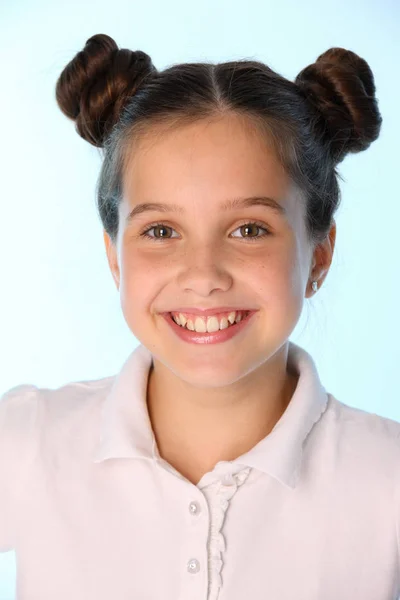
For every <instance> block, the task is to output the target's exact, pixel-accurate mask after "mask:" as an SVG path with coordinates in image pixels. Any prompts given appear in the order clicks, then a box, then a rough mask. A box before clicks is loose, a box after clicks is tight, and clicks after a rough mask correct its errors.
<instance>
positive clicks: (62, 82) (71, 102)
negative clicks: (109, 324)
mask: <svg viewBox="0 0 400 600" xmlns="http://www.w3.org/2000/svg"><path fill="white" fill-rule="evenodd" d="M56 99H57V103H58V105H59V107H60V109H61V110H62V111H63V113H64V114H65V115H66V116H67V117H69V118H71V119H73V120H74V121H75V123H76V129H77V132H78V133H79V135H80V136H81V137H82V138H84V139H85V140H87V141H88V142H90V143H91V144H93V145H94V146H97V147H99V148H102V149H103V151H104V160H103V164H102V167H101V172H100V175H99V180H98V183H97V190H96V193H97V208H98V212H99V215H100V218H101V221H102V223H103V227H104V229H105V230H106V232H107V233H108V234H109V235H110V237H111V240H112V241H113V242H114V243H115V241H116V238H117V234H118V207H119V203H120V201H121V196H122V181H123V175H124V171H125V166H126V164H127V160H128V156H129V152H130V151H131V149H132V147H134V140H138V139H139V136H140V134H142V133H146V132H148V131H149V129H150V127H152V128H153V127H157V126H162V127H168V128H170V127H172V128H173V127H179V126H181V125H185V124H190V123H192V122H195V121H198V120H201V119H208V118H213V117H218V116H223V115H224V114H228V113H230V114H231V113H235V114H236V115H241V116H243V117H246V120H247V122H248V123H249V125H250V126H253V127H255V128H256V129H257V130H258V131H260V132H262V133H263V134H265V136H267V139H268V141H269V142H270V143H271V144H273V147H274V149H275V150H276V152H277V153H278V156H279V159H280V161H281V162H282V165H283V166H284V168H285V170H286V172H287V173H288V174H289V176H290V177H291V178H292V181H293V182H294V183H295V184H297V186H298V188H299V189H300V190H301V192H302V194H303V195H304V197H305V200H306V219H307V223H306V225H307V232H308V235H309V239H310V242H311V243H318V242H320V241H322V240H324V239H325V237H326V235H327V234H328V232H329V230H330V227H331V225H332V220H333V216H334V214H335V212H336V210H337V208H338V206H339V203H340V189H339V185H338V177H340V176H339V175H338V172H337V170H336V166H337V164H338V163H340V162H341V161H342V160H343V158H344V157H345V155H346V154H347V153H348V152H360V151H362V150H365V149H366V148H368V147H369V145H370V144H371V142H373V141H374V140H376V139H377V137H378V135H379V132H380V128H381V123H382V117H381V115H380V112H379V109H378V104H377V100H376V97H375V84H374V77H373V74H372V72H371V69H370V67H369V65H368V64H367V62H366V61H365V60H364V59H363V58H360V57H359V56H358V55H357V54H355V53H354V52H352V51H350V50H345V49H344V48H330V49H329V50H327V51H326V52H324V53H323V54H321V55H320V56H319V57H318V58H317V60H316V61H315V62H314V63H313V64H311V65H309V66H307V67H306V68H304V69H303V70H302V71H301V72H300V73H299V74H298V75H297V77H296V79H295V81H294V82H291V81H289V80H288V79H285V78H284V77H282V76H281V75H279V74H278V73H276V72H275V71H273V70H272V69H270V68H269V67H268V66H266V65H265V64H264V63H262V62H258V61H250V60H237V61H232V62H224V63H219V64H212V63H182V64H177V65H173V66H170V67H168V68H166V69H164V70H163V71H161V72H159V71H157V69H156V68H155V67H154V65H153V64H152V61H151V58H150V57H149V56H148V55H147V54H146V53H145V52H142V51H141V50H136V51H132V50H127V49H119V48H118V46H117V44H116V43H115V42H114V40H113V39H112V38H111V37H109V36H108V35H105V34H97V35H94V36H92V37H91V38H89V39H88V40H87V42H86V44H85V47H84V49H83V50H82V51H80V52H78V53H77V54H76V56H75V57H74V58H73V59H72V60H71V61H70V62H69V63H68V64H67V66H66V67H65V68H64V69H63V71H62V73H61V75H60V77H59V79H58V81H57V85H56Z"/></svg>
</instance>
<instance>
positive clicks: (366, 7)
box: [0, 0, 400, 600]
mask: <svg viewBox="0 0 400 600" xmlns="http://www.w3.org/2000/svg"><path fill="white" fill-rule="evenodd" d="M399 32H400V4H399V3H398V2H397V1H396V0H380V1H379V2H378V0H375V2H372V1H367V0H363V1H361V0H351V1H349V0H335V2H334V3H325V2H321V1H319V2H316V1H311V0H305V1H303V2H297V1H294V0H293V1H290V0H279V1H274V2H269V1H268V0H259V1H256V0H246V2H242V1H239V0H220V1H218V0H202V1H201V2H198V3H194V2H189V1H188V0H182V1H178V0H170V1H168V2H165V0H162V1H161V0H158V1H155V0H149V1H147V2H143V1H142V0H141V1H140V2H139V1H133V0H128V1H127V0H124V1H122V0H115V1H113V2H110V1H109V0H107V1H104V0H96V2H84V1H83V2H82V0H80V1H78V0H69V1H68V2H61V1H60V0H57V1H54V0H52V1H50V0H45V1H44V0H8V1H5V0H0V51H1V54H0V56H1V72H0V76H1V87H0V90H1V93H0V115H1V117H2V119H1V137H2V143H1V147H0V155H1V156H0V158H1V160H0V169H1V196H0V197H1V200H0V202H1V225H2V226H1V236H0V256H1V275H2V286H1V290H2V293H1V310H0V331H1V338H0V361H1V365H2V369H1V372H0V392H3V391H5V390H7V389H9V388H11V387H12V386H15V385H18V384H22V383H34V384H36V385H38V386H46V387H56V386H59V385H62V384H64V383H66V382H68V381H73V380H79V379H94V378H98V377H105V376H108V375H111V374H114V373H116V372H117V371H118V370H119V368H120V367H121V366H122V363H123V361H124V360H125V358H126V357H127V355H128V353H129V352H130V351H131V349H132V347H133V346H135V345H136V341H135V339H134V338H133V337H132V334H131V332H130V331H129V329H128V328H127V325H126V323H125V321H124V319H123V316H122V312H121V309H120V305H119V296H118V292H117V290H116V288H115V285H114V282H113V280H112V277H111V273H110V272H109V269H108V264H107V262H106V255H105V250H104V244H103V238H102V228H101V224H100V221H99V219H98V217H97V213H96V210H95V185H96V180H97V176H98V172H99V168H100V164H101V156H100V153H99V151H98V150H97V149H96V148H94V147H91V146H90V145H89V144H88V143H87V142H85V141H84V140H82V139H81V138H80V137H79V136H78V134H77V133H76V132H75V130H74V125H73V123H72V122H71V121H69V120H68V119H67V118H66V117H64V116H63V115H62V113H61V111H60V110H59V108H58V107H57V105H56V102H55V98H54V90H55V83H56V80H57V78H58V76H59V74H60V73H61V71H62V69H63V68H64V66H65V65H66V64H67V63H68V62H69V61H70V60H71V59H72V58H73V56H74V55H75V53H76V52H78V51H79V50H81V49H82V48H83V46H84V44H85V42H86V40H87V39H88V38H89V37H90V36H92V35H94V34H95V33H107V34H108V35H110V36H111V37H113V38H114V39H115V41H116V42H117V44H118V45H119V47H120V48H121V47H122V48H124V47H126V48H130V49H132V50H137V49H141V50H144V51H145V52H147V53H148V54H149V55H150V56H151V57H152V60H153V63H154V64H155V65H156V67H157V68H158V69H163V68H164V67H166V66H168V65H171V64H173V63H178V62H186V61H206V60H210V61H216V62H219V61H225V60H234V59H237V58H251V59H253V58H254V59H256V60H262V61H264V62H266V63H267V64H268V65H269V66H270V67H271V68H273V69H274V70H277V71H278V72H279V73H281V74H282V75H284V76H285V77H287V78H289V79H291V80H293V79H294V78H295V77H296V75H297V73H298V72H299V71H300V70H301V69H303V68H304V67H305V66H306V65H308V64H310V63H312V62H314V61H315V60H316V59H317V57H318V56H319V54H321V53H322V52H324V51H325V50H327V49H328V48H330V47H332V46H342V47H344V48H347V49H349V50H353V51H354V52H356V53H357V54H359V55H360V56H362V57H363V58H365V59H366V60H367V62H368V63H369V64H370V66H371V68H372V70H373V73H374V75H375V82H376V86H377V96H378V100H379V107H380V110H381V113H382V116H383V126H382V130H381V135H380V137H379V139H378V141H377V142H375V143H373V144H372V145H371V147H370V148H369V149H368V150H367V151H365V152H363V153H360V154H357V155H350V156H348V157H347V158H346V159H345V161H344V162H343V163H342V164H341V166H340V173H341V174H342V176H343V177H344V178H345V180H346V181H345V182H344V183H341V188H342V194H343V200H342V206H341V208H340V209H339V212H338V213H337V215H336V221H337V240H336V248H335V254H334V260H333V264H332V267H331V270H330V272H329V274H328V277H327V279H326V280H325V282H324V284H323V286H322V288H321V289H320V291H319V292H318V293H317V295H316V296H315V297H314V299H313V300H312V301H307V300H306V301H305V305H304V311H303V315H302V318H301V320H300V322H299V324H298V326H297V327H296V330H295V331H294V332H293V334H292V336H291V338H292V339H293V340H294V341H296V342H298V343H300V344H301V345H302V346H304V347H305V348H306V349H307V350H309V351H310V352H311V354H312V355H313V357H314V359H315V361H316V363H317V367H318V369H319V372H320V377H321V379H322V382H323V384H324V386H325V387H326V389H327V390H328V391H330V392H332V393H333V394H334V395H335V396H336V397H337V398H338V399H339V400H341V401H342V402H345V403H347V404H350V405H352V406H356V407H360V408H362V409H365V410H368V411H371V412H376V413H378V414H381V415H383V416H387V417H390V418H393V419H395V420H398V421H400V395H399V392H398V388H397V384H398V383H397V382H398V379H397V377H398V373H399V367H398V347H397V343H398V337H399V333H400V319H399V312H398V305H399V291H400V290H399V273H400V271H399V248H400V246H399V223H400V197H399V196H400V194H399V172H400V165H399V161H400V152H399V139H400V126H399V123H400V120H399V112H398V111H399V97H400V85H399V80H400V77H399V63H400V51H399V50H400V45H399V38H400V35H399ZM15 568H16V565H15V556H14V554H13V553H6V554H3V555H0V600H10V599H11V598H13V596H14V592H13V590H14V585H15V583H14V582H15ZM71 600H72V599H71ZM88 600H89V599H88Z"/></svg>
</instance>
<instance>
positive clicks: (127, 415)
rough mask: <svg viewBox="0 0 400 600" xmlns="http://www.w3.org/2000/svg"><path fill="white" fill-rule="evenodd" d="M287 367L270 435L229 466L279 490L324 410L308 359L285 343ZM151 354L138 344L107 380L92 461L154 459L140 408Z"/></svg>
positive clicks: (295, 471)
mask: <svg viewBox="0 0 400 600" xmlns="http://www.w3.org/2000/svg"><path fill="white" fill-rule="evenodd" d="M288 363H290V364H291V365H292V368H294V369H295V370H296V371H297V372H298V373H299V379H298V382H297V386H296V389H295V391H294V394H293V396H292V398H291V401H290V403H289V405H288V406H287V408H286V411H285V412H284V413H283V415H282V416H281V418H280V419H279V421H278V422H277V423H276V424H275V427H274V428H273V429H272V431H271V432H270V433H269V434H268V435H267V436H266V437H265V438H263V439H262V440H261V441H260V442H259V443H258V444H256V445H255V446H254V447H253V448H252V449H251V450H249V452H246V453H245V454H242V455H241V456H240V457H238V458H237V459H235V460H234V461H232V463H238V464H241V465H244V466H248V467H252V468H255V469H258V470H260V471H263V472H264V473H266V474H268V475H270V476H272V477H274V478H275V479H277V480H278V481H280V482H281V483H283V484H284V485H287V486H289V487H290V488H294V487H295V486H296V484H297V481H298V477H299V471H300V465H301V459H302V453H303V448H304V443H305V441H306V438H307V436H308V435H309V433H310V431H311V429H312V428H313V426H314V425H315V424H316V423H317V422H318V421H319V420H320V418H321V416H322V414H323V413H324V411H325V410H326V407H327V402H328V395H327V392H326V390H325V388H324V387H323V386H322V384H321V381H320V378H319V375H318V372H317V368H316V365H315V362H314V360H313V358H312V356H311V355H310V354H309V353H308V352H307V351H306V350H305V349H304V348H302V347H300V346H298V345H297V344H295V343H294V342H292V341H291V340H289V348H288ZM151 364H152V355H151V352H150V351H149V350H148V349H147V348H146V347H145V346H143V345H142V344H140V345H139V346H138V347H136V348H135V349H134V350H133V351H132V353H131V354H130V355H129V356H128V358H127V360H126V361H125V363H124V364H123V366H122V369H121V370H120V372H119V373H118V374H117V375H116V376H115V378H114V379H113V383H112V386H111V389H110V391H109V393H108V394H107V396H106V398H105V399H104V403H103V405H102V409H101V410H102V412H101V432H100V441H99V444H98V446H97V447H96V448H95V453H94V456H93V462H96V463H97V462H101V461H103V460H106V459H108V458H142V459H143V458H144V459H150V460H154V459H155V458H156V457H157V455H158V452H157V448H156V441H155V437H154V434H153V430H152V426H151V422H150V418H149V414H148V410H147V403H146V393H147V379H148V373H149V369H150V366H151Z"/></svg>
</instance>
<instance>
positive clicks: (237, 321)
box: [235, 312, 242, 323]
mask: <svg viewBox="0 0 400 600" xmlns="http://www.w3.org/2000/svg"><path fill="white" fill-rule="evenodd" d="M241 320H242V314H241V313H240V312H238V314H237V317H236V319H235V321H236V323H239V321H241Z"/></svg>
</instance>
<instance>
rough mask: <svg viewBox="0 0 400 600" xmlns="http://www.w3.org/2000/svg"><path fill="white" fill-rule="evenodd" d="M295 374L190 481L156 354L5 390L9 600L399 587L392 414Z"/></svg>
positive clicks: (316, 595) (259, 597)
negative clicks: (251, 432) (157, 406)
mask: <svg viewBox="0 0 400 600" xmlns="http://www.w3.org/2000/svg"><path fill="white" fill-rule="evenodd" d="M289 344H290V347H289V361H290V362H291V364H292V365H293V366H294V367H295V368H296V369H297V371H298V373H299V375H300V378H299V381H298V385H297V388H296V390H295V392H294V395H293V396H292V399H291V401H290V403H289V405H288V407H287V409H286V411H285V413H284V414H283V415H282V417H281V419H280V420H279V421H278V423H277V424H276V425H275V427H274V429H273V430H272V431H271V433H270V434H269V435H267V436H266V437H265V438H264V439H263V440H262V441H260V442H259V443H258V444H257V445H256V446H254V447H253V448H252V449H251V450H250V451H249V452H247V453H246V454H244V455H242V456H240V457H238V458H237V459H236V460H233V461H221V462H219V463H218V464H217V465H216V466H215V468H214V469H213V470H212V471H211V472H209V473H206V474H205V475H204V476H203V477H202V479H201V480H200V482H199V483H198V484H197V485H194V484H192V483H191V482H189V481H188V480H187V479H186V478H185V477H183V476H182V475H181V474H180V473H179V472H178V471H176V470H175V469H174V468H173V467H172V466H170V465H169V464H168V463H167V462H166V461H164V460H163V459H162V458H161V457H160V455H159V453H158V449H157V445H156V443H155V438H154V435H153V432H152V428H151V424H150V421H149V417H148V412H147V404H146V396H145V392H146V387H147V376H148V371H149V368H150V365H151V360H152V356H151V354H150V352H149V351H148V350H147V349H146V348H145V347H144V346H142V345H139V346H138V347H137V348H135V349H134V351H133V352H132V353H131V355H130V356H129V357H128V359H127V360H126V362H125V364H124V365H123V367H122V370H121V371H120V373H119V374H118V375H116V376H110V377H105V378H103V379H99V380H94V381H80V382H73V383H69V384H66V385H64V386H62V387H60V388H58V389H47V388H37V387H36V386H34V385H21V386H17V387H15V388H13V389H11V390H9V391H8V392H7V393H5V394H4V395H3V397H2V398H1V401H0V549H1V550H3V551H4V550H9V549H14V550H15V556H16V565H17V600H113V599H118V600H217V599H218V600H244V599H247V598H248V599H251V600H266V599H267V598H268V599H271V600H397V598H398V596H399V595H400V560H399V517H400V494H399V491H400V486H399V484H400V423H398V422H397V421H393V420H390V419H387V418H384V417H381V416H379V415H376V414H372V413H368V412H366V411H363V410H360V409H356V408H353V407H350V406H348V405H345V404H343V403H341V402H340V401H338V400H337V399H336V398H334V397H333V396H332V395H331V394H329V393H327V392H326V390H325V388H324V387H323V386H322V384H321V382H320V379H319V376H318V373H317V370H316V366H315V363H314V361H313V359H312V357H311V356H310V355H309V354H308V353H307V352H306V351H305V350H304V349H303V348H301V347H299V346H298V345H296V344H294V343H293V342H291V341H290V342H289Z"/></svg>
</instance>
